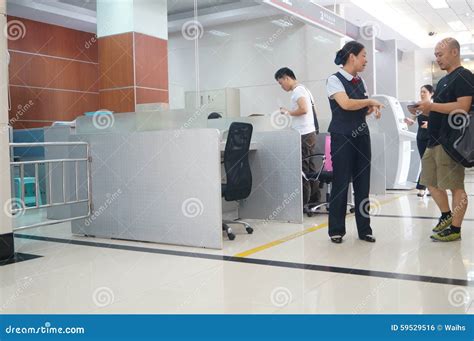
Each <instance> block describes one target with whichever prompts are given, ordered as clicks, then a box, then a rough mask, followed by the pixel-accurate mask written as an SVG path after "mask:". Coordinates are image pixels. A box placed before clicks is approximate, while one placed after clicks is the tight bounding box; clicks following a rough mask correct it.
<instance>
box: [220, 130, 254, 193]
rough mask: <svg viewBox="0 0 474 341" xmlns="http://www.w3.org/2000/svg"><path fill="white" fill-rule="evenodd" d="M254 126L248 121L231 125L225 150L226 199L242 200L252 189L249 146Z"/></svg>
mask: <svg viewBox="0 0 474 341" xmlns="http://www.w3.org/2000/svg"><path fill="white" fill-rule="evenodd" d="M252 132H253V126H252V125H251V124H248V123H240V122H233V123H232V124H231V125H230V127H229V133H228V135H227V142H226V145H225V151H224V168H225V173H226V177H227V185H226V189H225V192H224V198H225V200H226V201H235V200H242V199H245V198H247V197H248V196H249V195H250V192H251V191H252V172H251V171H250V164H249V148H250V140H251V139H252Z"/></svg>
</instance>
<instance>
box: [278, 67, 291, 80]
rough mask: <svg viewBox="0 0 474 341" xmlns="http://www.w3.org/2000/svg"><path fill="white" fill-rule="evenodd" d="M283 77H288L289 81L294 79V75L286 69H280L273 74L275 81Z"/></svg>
mask: <svg viewBox="0 0 474 341" xmlns="http://www.w3.org/2000/svg"><path fill="white" fill-rule="evenodd" d="M285 76H288V77H290V78H291V79H296V76H295V73H294V72H293V71H292V70H291V69H289V68H287V67H282V68H281V69H280V70H278V71H277V72H275V79H276V80H279V79H280V78H283V77H285Z"/></svg>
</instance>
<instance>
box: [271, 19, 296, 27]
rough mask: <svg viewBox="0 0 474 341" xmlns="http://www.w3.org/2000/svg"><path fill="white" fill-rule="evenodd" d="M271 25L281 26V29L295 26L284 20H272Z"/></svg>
mask: <svg viewBox="0 0 474 341" xmlns="http://www.w3.org/2000/svg"><path fill="white" fill-rule="evenodd" d="M271 23H272V24H274V25H277V26H280V27H290V26H293V24H292V23H291V22H289V21H287V20H283V19H278V20H272V21H271Z"/></svg>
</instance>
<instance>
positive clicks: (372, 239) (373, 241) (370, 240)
mask: <svg viewBox="0 0 474 341" xmlns="http://www.w3.org/2000/svg"><path fill="white" fill-rule="evenodd" d="M360 239H361V240H365V241H366V242H369V243H375V238H374V236H372V235H371V234H368V235H366V236H364V237H362V238H360Z"/></svg>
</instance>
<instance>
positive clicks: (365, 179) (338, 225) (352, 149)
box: [328, 72, 372, 238]
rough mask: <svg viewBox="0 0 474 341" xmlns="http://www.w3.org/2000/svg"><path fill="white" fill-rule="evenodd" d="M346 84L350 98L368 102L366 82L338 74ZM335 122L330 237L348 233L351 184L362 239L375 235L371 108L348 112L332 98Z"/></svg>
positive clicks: (332, 125) (332, 145)
mask: <svg viewBox="0 0 474 341" xmlns="http://www.w3.org/2000/svg"><path fill="white" fill-rule="evenodd" d="M334 75H335V76H336V77H337V78H338V79H339V80H340V81H341V83H342V85H344V89H345V91H346V94H347V96H348V97H349V98H350V99H367V98H368V97H367V95H366V90H365V87H364V83H363V82H362V80H360V81H359V82H357V83H356V84H354V83H352V82H351V81H348V80H347V79H346V78H345V77H344V76H343V75H342V74H341V73H339V72H337V73H335V74H334ZM329 104H330V106H331V111H332V120H331V123H330V125H329V129H328V131H329V132H330V133H331V159H332V164H333V183H332V188H331V198H330V204H329V207H330V209H329V236H336V235H339V236H344V235H345V234H346V225H345V220H346V212H347V192H348V188H349V183H350V182H351V181H352V184H353V187H354V199H355V203H354V204H355V215H356V223H357V230H358V234H359V238H364V237H365V236H366V235H369V234H372V229H371V227H370V218H369V207H370V203H369V199H368V198H369V188H370V158H371V149H370V135H369V127H368V126H367V123H366V120H365V117H366V115H367V110H368V108H367V107H365V108H362V109H359V110H344V109H343V108H342V107H341V106H340V105H339V104H338V103H337V102H336V100H334V99H331V98H330V99H329Z"/></svg>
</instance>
